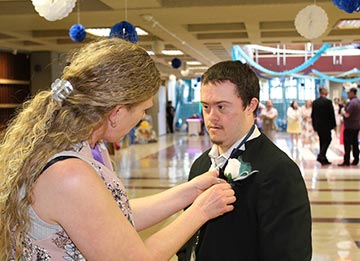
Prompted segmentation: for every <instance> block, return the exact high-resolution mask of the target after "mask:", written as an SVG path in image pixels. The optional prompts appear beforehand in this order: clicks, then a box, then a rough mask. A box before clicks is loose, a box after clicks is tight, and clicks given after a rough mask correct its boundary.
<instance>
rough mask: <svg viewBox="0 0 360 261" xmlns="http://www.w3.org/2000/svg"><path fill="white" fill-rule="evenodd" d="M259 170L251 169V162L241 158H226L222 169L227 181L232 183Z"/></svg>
mask: <svg viewBox="0 0 360 261" xmlns="http://www.w3.org/2000/svg"><path fill="white" fill-rule="evenodd" d="M256 172H259V171H258V170H252V169H251V164H250V163H248V162H244V161H242V160H241V158H238V159H234V158H231V159H229V160H228V164H227V165H226V168H225V170H224V176H225V178H226V180H227V182H229V183H233V182H235V181H238V180H243V179H246V178H247V177H249V176H250V175H252V174H254V173H256Z"/></svg>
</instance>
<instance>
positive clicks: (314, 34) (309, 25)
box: [295, 5, 328, 39]
mask: <svg viewBox="0 0 360 261" xmlns="http://www.w3.org/2000/svg"><path fill="white" fill-rule="evenodd" d="M327 26H328V16H327V14H326V12H325V11H324V10H323V9H322V8H321V7H319V6H317V5H308V6H307V7H305V8H304V9H301V10H300V11H299V13H298V14H297V15H296V17H295V28H296V30H297V31H298V33H299V34H301V35H302V36H303V37H305V38H306V39H315V38H318V37H320V36H321V35H322V34H323V33H324V32H325V31H326V29H327Z"/></svg>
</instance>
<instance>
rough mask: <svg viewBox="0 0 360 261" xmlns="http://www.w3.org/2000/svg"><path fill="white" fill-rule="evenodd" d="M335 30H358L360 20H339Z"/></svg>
mask: <svg viewBox="0 0 360 261" xmlns="http://www.w3.org/2000/svg"><path fill="white" fill-rule="evenodd" d="M335 28H338V29H357V28H360V19H348V20H340V21H339V22H338V23H337V24H336V25H335Z"/></svg>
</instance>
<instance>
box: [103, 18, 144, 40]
mask: <svg viewBox="0 0 360 261" xmlns="http://www.w3.org/2000/svg"><path fill="white" fill-rule="evenodd" d="M109 36H110V38H111V37H117V38H121V39H124V40H126V41H129V42H132V43H137V42H138V40H139V37H138V35H137V32H136V29H135V27H134V26H133V25H132V24H131V23H129V22H126V21H121V22H120V23H117V24H115V25H113V26H112V27H111V31H110V35H109Z"/></svg>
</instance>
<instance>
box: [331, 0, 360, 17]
mask: <svg viewBox="0 0 360 261" xmlns="http://www.w3.org/2000/svg"><path fill="white" fill-rule="evenodd" d="M333 3H334V5H336V6H337V7H338V8H339V9H341V10H344V11H345V12H347V13H350V14H351V13H353V12H360V0H333Z"/></svg>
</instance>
